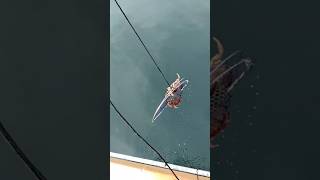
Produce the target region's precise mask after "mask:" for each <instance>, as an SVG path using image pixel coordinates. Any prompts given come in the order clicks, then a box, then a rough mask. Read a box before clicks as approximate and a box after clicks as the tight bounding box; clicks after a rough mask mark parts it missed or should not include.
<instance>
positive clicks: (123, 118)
mask: <svg viewBox="0 0 320 180" xmlns="http://www.w3.org/2000/svg"><path fill="white" fill-rule="evenodd" d="M110 104H111V105H112V107H113V108H114V110H116V111H117V113H118V114H119V116H120V117H121V118H122V120H124V122H125V123H126V124H127V125H128V126H129V127H130V128H131V129H132V131H133V132H134V133H135V134H136V135H137V136H138V137H139V138H140V139H141V140H142V141H143V142H145V143H146V144H147V145H148V146H149V147H150V148H151V149H152V150H153V151H154V152H155V153H157V154H158V156H159V157H160V158H161V159H162V161H163V162H164V163H165V164H166V166H168V168H169V169H170V171H171V172H172V174H173V175H174V176H175V177H176V179H177V180H179V178H178V176H177V175H176V173H174V171H173V170H172V169H171V167H170V166H169V164H168V163H167V161H166V160H165V159H164V158H163V157H162V156H161V154H160V153H159V152H158V151H157V150H156V149H155V148H154V147H153V146H152V145H150V144H149V143H148V141H147V140H145V139H144V138H143V137H142V136H141V135H140V134H139V133H138V132H137V131H136V130H135V129H134V128H133V127H132V125H131V124H130V123H129V122H128V121H127V119H126V118H125V117H124V116H123V115H122V114H121V113H120V111H119V110H118V109H117V108H116V107H115V105H114V104H113V103H112V101H111V99H110Z"/></svg>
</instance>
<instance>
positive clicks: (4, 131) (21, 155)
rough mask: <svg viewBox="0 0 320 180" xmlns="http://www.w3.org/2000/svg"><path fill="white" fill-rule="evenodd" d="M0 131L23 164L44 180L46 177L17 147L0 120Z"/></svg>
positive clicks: (40, 179)
mask: <svg viewBox="0 0 320 180" xmlns="http://www.w3.org/2000/svg"><path fill="white" fill-rule="evenodd" d="M0 131H1V134H2V135H3V137H4V138H5V140H6V141H7V142H8V143H9V145H10V146H11V147H12V148H13V149H14V151H15V152H16V153H17V154H18V155H19V157H20V158H21V159H22V160H23V162H24V164H25V165H26V166H27V167H28V168H29V169H30V170H31V171H32V172H33V174H34V175H35V176H36V177H37V179H39V180H46V179H47V178H46V177H45V176H44V175H43V174H42V173H41V172H40V171H39V170H38V169H37V168H36V167H35V166H34V165H33V164H32V162H31V161H30V160H29V159H28V158H27V156H26V155H25V154H24V153H23V151H22V150H21V149H20V148H19V147H18V145H17V143H16V142H15V141H14V139H13V138H12V137H11V136H10V134H9V133H8V131H7V130H6V129H5V128H4V126H3V124H2V123H1V122H0Z"/></svg>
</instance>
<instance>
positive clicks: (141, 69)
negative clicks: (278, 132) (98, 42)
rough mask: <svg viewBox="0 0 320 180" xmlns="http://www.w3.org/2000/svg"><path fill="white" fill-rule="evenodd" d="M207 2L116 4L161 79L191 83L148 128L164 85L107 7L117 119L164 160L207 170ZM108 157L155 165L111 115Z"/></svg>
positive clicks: (150, 154)
mask: <svg viewBox="0 0 320 180" xmlns="http://www.w3.org/2000/svg"><path fill="white" fill-rule="evenodd" d="M209 3H210V1H209V0H204V1H198V0H177V1H170V0H163V1H156V0H148V1H147V0H135V1H124V0H120V1H119V4H120V5H121V6H122V8H123V10H124V11H125V12H126V14H127V15H128V17H129V19H130V20H131V22H132V23H133V25H134V26H135V28H136V30H137V31H138V33H139V34H140V36H141V38H142V39H143V40H144V42H145V43H146V45H147V47H148V48H149V50H150V52H151V54H152V55H153V56H154V57H155V59H156V61H157V62H158V64H159V66H160V68H161V69H162V71H163V72H164V74H165V76H166V78H167V79H168V80H169V81H170V83H171V82H172V81H174V80H175V78H176V73H179V74H180V75H181V77H184V78H185V79H188V80H189V85H188V87H187V88H186V89H185V91H184V96H183V103H182V105H181V106H180V108H178V109H176V110H172V109H166V110H165V111H164V112H163V113H162V115H161V116H160V117H159V118H158V119H157V120H156V122H155V123H152V121H151V120H152V116H153V114H154V111H155V109H156V108H157V106H158V105H159V103H160V101H161V100H162V98H163V96H164V93H165V88H166V87H167V85H166V83H165V81H164V79H163V78H162V76H161V74H160V73H159V71H158V70H157V69H156V67H155V65H154V64H153V62H152V60H151V59H150V57H149V56H148V54H147V53H146V51H145V50H144V49H143V47H142V45H141V43H140V42H139V41H138V39H137V37H136V36H135V34H134V32H133V31H132V29H131V28H130V26H129V25H128V23H127V22H126V21H125V18H124V17H123V15H122V14H121V12H120V10H119V9H118V7H117V6H116V4H115V2H114V1H110V13H111V14H110V18H111V20H110V25H111V32H110V33H111V34H110V45H111V47H110V48H111V49H110V53H111V55H110V56H111V58H110V68H111V70H110V76H111V77H110V88H111V92H110V93H111V94H110V98H111V100H112V101H113V103H114V104H115V105H116V106H117V107H118V109H119V110H120V111H121V112H122V114H123V115H124V116H125V117H126V118H127V119H128V120H129V121H130V122H131V124H132V125H133V126H134V127H135V128H136V129H137V131H139V132H140V133H141V135H142V136H143V137H145V138H146V139H147V140H148V141H149V142H150V143H151V144H152V145H153V146H154V147H155V148H156V149H157V150H159V151H160V152H161V154H162V155H163V156H164V157H165V158H166V159H167V160H168V161H169V163H174V164H178V165H183V166H187V167H192V168H200V169H205V170H208V169H209V167H210V150H209V121H210V120H209V117H210V112H209V59H210V52H209V50H210V44H209V43H210V34H209V33H210V24H209V22H210V7H209ZM110 116H111V118H110V148H111V151H112V152H117V153H122V154H126V155H131V156H136V157H141V158H148V159H154V160H159V159H158V157H157V156H156V154H155V153H153V151H152V150H151V149H150V148H149V147H147V146H146V145H145V144H144V143H143V142H142V141H141V140H140V139H139V138H138V137H137V136H136V135H135V134H134V133H133V132H132V131H131V130H130V129H129V128H128V127H127V126H126V125H125V124H124V123H123V122H122V121H121V119H120V117H119V116H118V115H117V114H116V112H115V111H114V109H113V108H112V107H111V110H110Z"/></svg>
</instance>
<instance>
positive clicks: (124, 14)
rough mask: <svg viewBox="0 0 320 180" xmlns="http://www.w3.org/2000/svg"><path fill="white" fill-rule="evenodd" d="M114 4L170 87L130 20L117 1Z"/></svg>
mask: <svg viewBox="0 0 320 180" xmlns="http://www.w3.org/2000/svg"><path fill="white" fill-rule="evenodd" d="M114 1H115V3H116V4H117V6H118V7H119V9H120V11H121V13H122V14H123V16H124V17H125V18H126V20H127V22H128V23H129V25H130V27H131V28H132V30H133V31H134V33H135V34H136V35H137V37H138V39H139V41H140V42H141V44H142V45H143V47H144V49H145V50H146V51H147V53H148V54H149V56H150V58H151V60H152V61H153V63H154V65H156V67H157V69H158V70H159V72H160V73H161V75H162V77H163V79H164V80H165V81H166V83H167V85H168V86H170V83H169V81H168V80H167V78H166V77H165V75H164V74H163V72H162V71H161V69H160V67H159V65H158V64H157V62H156V61H155V59H154V58H153V56H152V55H151V53H150V51H149V50H148V48H147V46H146V45H145V43H144V42H143V41H142V39H141V37H140V36H139V34H138V32H137V31H136V29H135V28H134V27H133V25H132V23H131V22H130V20H129V19H128V17H127V15H126V13H125V12H124V11H123V10H122V8H121V6H120V4H119V3H118V1H117V0H114Z"/></svg>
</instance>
